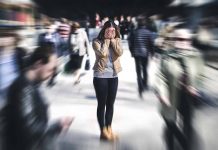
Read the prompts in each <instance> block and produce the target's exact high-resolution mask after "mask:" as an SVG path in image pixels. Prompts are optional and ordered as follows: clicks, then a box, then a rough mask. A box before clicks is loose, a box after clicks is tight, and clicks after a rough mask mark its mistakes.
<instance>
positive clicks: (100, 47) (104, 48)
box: [92, 39, 110, 58]
mask: <svg viewBox="0 0 218 150" xmlns="http://www.w3.org/2000/svg"><path fill="white" fill-rule="evenodd" d="M109 45H110V40H109V39H105V40H104V42H103V43H101V42H100V41H99V40H98V39H95V40H94V41H93V43H92V47H93V49H94V51H95V54H96V55H98V56H99V57H101V58H104V57H107V55H108V48H109Z"/></svg>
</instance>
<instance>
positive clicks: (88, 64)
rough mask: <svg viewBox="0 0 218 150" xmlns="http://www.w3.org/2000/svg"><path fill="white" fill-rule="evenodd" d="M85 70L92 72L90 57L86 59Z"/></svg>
mask: <svg viewBox="0 0 218 150" xmlns="http://www.w3.org/2000/svg"><path fill="white" fill-rule="evenodd" d="M85 70H90V59H89V56H87V57H86V63H85Z"/></svg>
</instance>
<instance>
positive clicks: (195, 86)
mask: <svg viewBox="0 0 218 150" xmlns="http://www.w3.org/2000/svg"><path fill="white" fill-rule="evenodd" d="M170 40H171V43H172V42H173V43H174V47H173V48H172V47H171V49H168V50H167V51H165V53H163V55H164V56H163V57H162V60H161V70H160V75H159V84H158V88H157V89H158V90H157V95H158V98H159V99H160V101H161V114H162V116H163V119H164V120H165V122H166V125H167V128H166V133H165V134H166V137H165V138H166V144H167V148H168V149H169V150H173V149H174V136H175V137H176V138H177V139H178V141H179V142H180V144H181V146H182V147H183V149H184V150H189V149H190V146H191V145H190V144H191V136H192V108H193V102H194V101H195V99H197V97H199V92H200V89H201V87H202V84H201V83H202V73H203V72H202V70H203V59H202V55H201V53H200V52H199V51H198V50H197V49H195V48H194V47H192V44H191V40H192V34H191V32H190V30H188V29H176V30H175V31H174V33H173V36H171V39H170ZM181 124H183V125H182V126H181Z"/></svg>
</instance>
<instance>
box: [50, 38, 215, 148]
mask: <svg viewBox="0 0 218 150" xmlns="http://www.w3.org/2000/svg"><path fill="white" fill-rule="evenodd" d="M123 45H124V49H125V51H124V55H123V57H122V59H121V63H122V66H123V72H122V73H120V74H119V88H118V94H117V99H116V104H115V113H114V118H113V128H114V131H116V132H117V133H118V134H119V135H120V140H119V141H117V142H115V143H107V142H100V141H99V128H98V124H97V119H96V106H97V103H96V98H95V93H94V89H93V85H92V71H89V72H87V73H86V75H84V77H83V78H82V80H81V83H80V84H79V85H76V86H73V77H72V76H69V75H68V76H66V75H60V76H59V77H58V84H57V85H56V86H55V87H53V88H51V89H46V94H47V96H48V98H49V100H50V101H51V117H52V119H55V118H58V117H60V116H71V115H72V116H75V117H76V119H75V121H74V123H73V124H72V126H71V127H70V130H69V132H68V133H67V134H64V135H61V136H60V138H59V143H58V145H59V148H60V149H61V150H72V149H73V150H165V146H164V140H163V138H162V137H163V136H162V135H163V127H164V122H163V120H162V118H161V117H160V115H159V112H158V104H159V103H158V100H157V98H156V97H155V96H154V94H153V93H152V92H151V91H149V92H146V93H144V99H143V100H141V99H139V97H138V94H137V84H136V73H135V68H134V67H135V66H134V65H135V64H134V61H133V59H132V58H131V56H130V53H129V51H128V46H127V43H126V42H125V41H124V42H123ZM93 58H94V53H93V52H91V60H92V64H93V61H94V60H93ZM206 73H207V75H206V76H205V78H206V79H207V81H206V82H208V83H210V85H208V91H207V93H210V94H212V96H213V97H217V92H216V91H217V88H218V86H217V85H218V84H216V83H215V79H216V77H217V76H216V74H218V73H217V72H215V71H214V70H211V69H210V68H209V69H208V68H207V72H206ZM212 83H213V84H214V85H211V84H212ZM216 87H217V88H216ZM217 113H218V109H217V108H214V107H209V106H204V107H201V108H198V109H196V110H195V118H194V122H193V126H194V129H195V131H196V132H195V141H194V142H193V143H194V145H195V146H194V148H193V149H196V150H216V149H217V150H218V143H217V142H216V141H217V140H216V138H217V135H218V129H217V125H218V116H217ZM178 150H179V148H178Z"/></svg>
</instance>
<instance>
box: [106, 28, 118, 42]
mask: <svg viewBox="0 0 218 150" xmlns="http://www.w3.org/2000/svg"><path fill="white" fill-rule="evenodd" d="M115 36H116V32H115V28H114V27H109V28H106V29H105V33H104V37H105V38H106V39H114V38H115Z"/></svg>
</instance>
